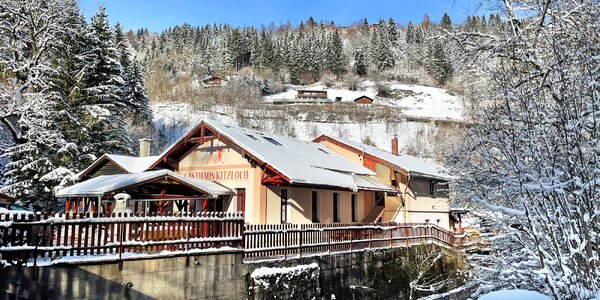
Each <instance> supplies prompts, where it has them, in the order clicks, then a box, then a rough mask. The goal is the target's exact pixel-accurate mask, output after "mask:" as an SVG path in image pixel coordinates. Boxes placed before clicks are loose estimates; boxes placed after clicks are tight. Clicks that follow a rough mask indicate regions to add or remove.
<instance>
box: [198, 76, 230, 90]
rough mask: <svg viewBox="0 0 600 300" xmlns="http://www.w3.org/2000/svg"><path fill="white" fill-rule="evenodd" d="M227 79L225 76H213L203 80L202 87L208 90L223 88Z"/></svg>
mask: <svg viewBox="0 0 600 300" xmlns="http://www.w3.org/2000/svg"><path fill="white" fill-rule="evenodd" d="M226 80H227V79H226V78H225V77H223V76H218V75H213V76H207V77H205V78H204V79H202V86H203V87H204V88H205V89H206V88H213V87H221V86H222V85H223V83H224V82H225V81H226Z"/></svg>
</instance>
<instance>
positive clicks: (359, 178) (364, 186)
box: [352, 175, 397, 193]
mask: <svg viewBox="0 0 600 300" xmlns="http://www.w3.org/2000/svg"><path fill="white" fill-rule="evenodd" d="M352 178H353V179H354V183H355V184H356V185H357V186H358V189H359V190H369V191H386V192H392V193H393V192H397V190H396V189H394V188H393V187H391V186H389V185H387V184H385V183H384V182H383V181H381V180H379V178H377V177H376V176H365V175H352Z"/></svg>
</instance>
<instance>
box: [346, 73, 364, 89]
mask: <svg viewBox="0 0 600 300" xmlns="http://www.w3.org/2000/svg"><path fill="white" fill-rule="evenodd" d="M344 84H345V85H346V88H347V89H349V90H351V91H358V90H360V89H362V79H360V77H359V76H358V75H355V74H348V75H346V77H345V78H344Z"/></svg>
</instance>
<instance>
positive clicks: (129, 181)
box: [56, 170, 231, 197]
mask: <svg viewBox="0 0 600 300" xmlns="http://www.w3.org/2000/svg"><path fill="white" fill-rule="evenodd" d="M164 176H168V177H170V178H173V179H175V180H178V181H179V182H180V183H182V184H185V185H187V186H189V187H191V188H193V189H195V190H197V191H200V192H204V193H208V194H210V195H213V196H218V195H227V194H231V190H229V189H228V188H226V187H224V186H222V185H220V184H218V183H215V182H212V181H208V180H202V179H196V178H190V177H185V176H183V175H180V174H177V173H175V172H172V171H170V170H156V171H148V172H140V173H133V174H116V175H102V176H98V177H95V178H92V179H89V180H86V181H84V182H80V183H78V184H75V185H72V186H70V187H66V188H64V189H61V190H59V191H58V192H57V193H56V197H98V196H103V195H105V194H106V193H110V192H113V191H117V190H120V189H124V188H127V187H130V186H134V185H138V184H142V183H145V182H149V181H153V180H156V179H159V178H161V177H164Z"/></svg>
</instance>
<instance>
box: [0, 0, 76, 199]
mask: <svg viewBox="0 0 600 300" xmlns="http://www.w3.org/2000/svg"><path fill="white" fill-rule="evenodd" d="M77 13H78V12H77V6H76V3H75V2H74V1H64V0H53V1H43V2H42V1H3V2H2V3H0V37H2V42H1V43H0V70H2V75H0V123H1V124H2V126H3V129H4V130H6V131H7V132H9V136H10V141H9V142H8V144H9V146H8V147H7V148H6V149H4V151H3V153H2V157H4V158H6V159H8V161H9V162H8V163H7V164H6V166H5V167H4V170H3V171H2V174H3V176H4V177H6V179H7V184H8V185H7V186H6V187H5V190H6V191H8V193H10V194H13V195H14V196H16V197H17V198H18V199H19V200H21V201H23V202H24V203H26V204H30V203H31V204H34V205H35V206H37V207H46V208H47V207H50V206H52V203H53V201H52V189H53V188H54V186H55V185H56V184H57V183H60V182H61V181H62V180H63V179H64V178H65V176H67V175H68V173H69V172H68V171H67V170H66V169H64V168H63V167H62V166H61V165H60V156H61V153H63V151H66V149H68V148H69V145H70V144H69V143H68V142H67V141H66V140H65V138H64V136H63V134H62V132H61V128H60V120H61V118H62V117H63V116H64V114H63V112H64V111H63V110H61V108H62V107H64V99H63V97H62V95H61V94H60V93H58V92H56V86H55V82H54V81H53V77H54V76H56V75H57V74H58V73H59V72H58V70H60V68H61V65H60V64H59V63H58V62H57V60H56V59H55V57H56V56H57V55H58V53H59V49H60V46H61V45H63V43H64V41H65V38H66V37H68V36H69V35H70V34H71V33H72V32H71V28H74V27H75V26H73V24H71V22H72V21H73V18H72V17H73V16H74V15H77Z"/></svg>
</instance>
